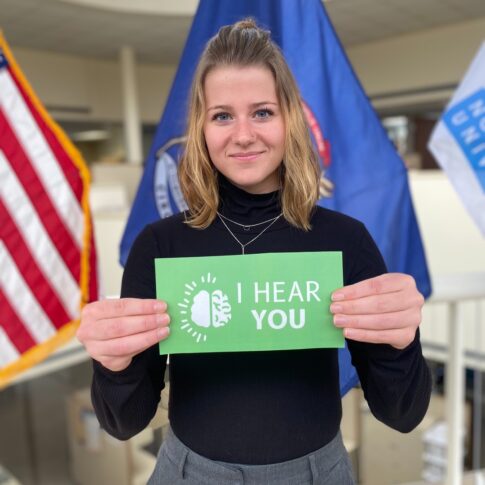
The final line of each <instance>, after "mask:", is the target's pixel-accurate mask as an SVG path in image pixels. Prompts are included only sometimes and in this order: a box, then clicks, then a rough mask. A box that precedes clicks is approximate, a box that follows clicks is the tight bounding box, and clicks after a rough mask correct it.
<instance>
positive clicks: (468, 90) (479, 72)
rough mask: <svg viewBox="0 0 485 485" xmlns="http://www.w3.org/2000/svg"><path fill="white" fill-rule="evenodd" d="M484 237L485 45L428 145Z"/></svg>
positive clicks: (484, 44) (474, 60)
mask: <svg viewBox="0 0 485 485" xmlns="http://www.w3.org/2000/svg"><path fill="white" fill-rule="evenodd" d="M428 148H429V150H430V151H431V152H432V153H433V155H434V157H435V158H436V160H437V162H438V163H439V164H440V165H441V167H442V168H443V170H444V171H445V172H446V174H447V175H448V177H449V178H450V181H451V183H452V184H453V186H454V187H455V189H456V191H457V192H458V195H459V196H460V197H461V199H462V201H463V203H464V204H465V206H466V208H467V209H468V212H469V213H470V215H471V216H472V218H473V219H474V221H475V222H476V223H477V224H478V227H479V228H480V231H481V232H482V234H483V235H485V42H484V43H483V44H482V46H481V48H480V50H479V51H478V54H477V55H476V57H475V59H473V62H472V64H471V65H470V67H469V68H468V71H467V73H466V75H465V77H464V79H463V80H462V82H461V84H460V85H459V86H458V89H457V90H456V92H455V94H454V96H453V98H452V100H451V102H450V103H449V105H448V107H447V108H446V110H445V112H444V113H443V115H442V116H441V119H440V121H439V122H438V124H437V125H436V127H435V129H434V131H433V133H432V134H431V138H430V141H429V144H428Z"/></svg>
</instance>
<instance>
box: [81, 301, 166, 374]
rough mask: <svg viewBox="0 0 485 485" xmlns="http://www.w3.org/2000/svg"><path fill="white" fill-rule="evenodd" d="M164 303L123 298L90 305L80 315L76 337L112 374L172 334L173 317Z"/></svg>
mask: <svg viewBox="0 0 485 485" xmlns="http://www.w3.org/2000/svg"><path fill="white" fill-rule="evenodd" d="M166 312H167V304H166V303H165V302H164V301H161V300H145V299H139V298H121V299H115V300H114V299H113V300H102V301H96V302H93V303H89V304H88V305H86V306H85V307H84V308H83V310H82V312H81V324H80V326H79V328H78V330H77V334H76V335H77V338H78V339H79V341H80V342H81V343H82V344H83V345H84V347H86V350H87V352H88V354H89V355H90V356H91V357H92V358H93V359H95V360H97V361H98V362H100V363H101V364H102V365H103V366H104V367H106V368H107V369H110V370H112V371H121V370H123V369H126V367H128V366H129V365H130V363H131V360H132V359H133V357H134V356H135V355H137V354H139V353H140V352H142V351H144V350H145V349H147V348H149V347H151V346H152V345H154V344H156V343H158V342H159V341H160V340H164V339H166V338H167V337H168V335H169V331H170V329H169V327H168V325H169V324H170V317H169V316H168V314H167V313H166Z"/></svg>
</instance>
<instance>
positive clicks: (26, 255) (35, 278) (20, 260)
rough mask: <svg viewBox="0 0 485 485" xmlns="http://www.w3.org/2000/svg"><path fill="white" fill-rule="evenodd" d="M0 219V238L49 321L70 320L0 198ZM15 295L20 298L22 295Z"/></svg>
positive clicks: (59, 325) (56, 322)
mask: <svg viewBox="0 0 485 485" xmlns="http://www.w3.org/2000/svg"><path fill="white" fill-rule="evenodd" d="M0 219H1V220H2V227H0V239H1V240H2V242H3V244H5V247H6V248H7V251H8V253H9V254H10V255H11V257H12V259H13V260H14V261H15V265H16V267H17V268H18V270H19V271H20V273H21V274H22V275H23V277H24V278H25V281H26V283H27V285H28V286H29V287H30V289H31V291H32V293H33V294H34V296H35V298H36V299H37V301H38V302H39V304H40V305H41V306H42V307H43V308H44V311H45V312H46V314H47V316H48V317H49V319H50V320H51V322H52V323H53V324H54V325H55V326H56V327H61V326H62V325H63V324H64V323H65V322H66V321H69V320H70V317H69V315H68V313H67V311H66V309H65V308H64V306H63V305H62V303H61V301H60V299H59V296H58V295H57V294H56V292H55V290H54V288H53V287H52V286H51V284H50V282H49V281H48V280H47V279H46V277H45V275H44V274H43V273H42V270H41V269H40V268H39V264H38V262H37V261H36V260H35V259H34V257H33V256H32V254H31V252H30V250H29V248H28V246H27V245H26V243H25V241H24V240H23V237H22V234H21V232H20V230H19V229H18V227H17V226H16V225H15V222H14V220H13V219H12V217H11V216H10V214H9V212H8V211H7V209H6V207H5V206H4V204H3V202H2V200H0ZM17 297H18V298H21V297H22V295H18V296H17Z"/></svg>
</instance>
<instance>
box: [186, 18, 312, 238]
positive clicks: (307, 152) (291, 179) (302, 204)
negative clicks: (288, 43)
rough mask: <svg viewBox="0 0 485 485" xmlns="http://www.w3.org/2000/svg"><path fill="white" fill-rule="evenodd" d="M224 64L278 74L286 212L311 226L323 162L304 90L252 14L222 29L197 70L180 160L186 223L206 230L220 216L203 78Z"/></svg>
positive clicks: (293, 220) (300, 225)
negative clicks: (316, 147)
mask: <svg viewBox="0 0 485 485" xmlns="http://www.w3.org/2000/svg"><path fill="white" fill-rule="evenodd" d="M221 66H223V67H227V66H238V67H245V66H262V67H266V68H268V69H269V70H270V71H271V73H272V74H273V77H274V80H275V85H276V94H277V97H278V102H279V104H280V108H281V112H282V115H283V120H284V123H285V149H284V158H283V161H282V164H281V165H280V168H279V175H280V197H281V207H282V211H283V216H284V218H285V219H286V220H287V221H288V222H289V223H290V224H292V225H293V226H296V227H298V228H300V229H303V230H309V229H311V226H310V218H311V214H312V211H313V209H314V207H315V204H316V202H317V200H318V196H319V195H318V186H319V179H320V165H319V163H318V158H317V155H316V153H315V150H314V148H313V144H312V141H311V138H310V133H309V130H308V126H307V123H306V120H305V115H304V112H303V108H302V105H301V98H300V93H299V90H298V87H297V84H296V82H295V79H294V77H293V75H292V73H291V71H290V69H289V67H288V65H287V63H286V61H285V59H284V57H283V54H282V52H281V50H280V49H279V48H278V46H277V45H276V44H275V43H274V42H272V41H271V38H270V33H269V32H268V31H266V30H263V29H261V28H259V27H258V26H257V25H256V23H255V21H254V20H253V19H251V18H248V19H244V20H241V21H239V22H236V23H235V24H233V25H226V26H224V27H222V28H221V29H220V30H219V32H218V33H217V34H216V35H215V36H214V37H213V38H212V39H210V40H209V42H208V43H207V45H206V47H205V50H204V52H203V54H202V56H201V58H200V61H199V64H198V66H197V69H196V71H195V75H194V78H193V81H192V88H191V93H190V99H189V106H188V121H187V132H186V137H187V141H186V144H185V148H184V152H183V154H182V157H181V160H180V163H179V179H180V186H181V188H182V192H183V195H184V197H185V200H186V202H187V205H188V207H189V216H188V218H187V223H188V224H190V225H191V226H192V227H195V228H200V229H203V228H206V227H207V226H209V225H210V224H211V223H212V221H213V220H214V219H215V218H216V216H217V209H218V207H219V191H218V171H217V169H216V168H215V167H214V165H213V163H212V162H211V159H210V157H209V152H208V150H207V146H206V143H205V138H204V121H205V116H206V114H205V113H206V106H205V99H204V82H205V79H206V76H207V74H208V73H209V72H210V71H211V70H212V69H215V68H217V67H221Z"/></svg>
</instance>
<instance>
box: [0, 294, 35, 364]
mask: <svg viewBox="0 0 485 485" xmlns="http://www.w3.org/2000/svg"><path fill="white" fill-rule="evenodd" d="M0 307H1V308H2V317H1V318H2V324H1V325H2V327H3V329H4V335H5V338H6V339H7V340H8V341H9V342H10V345H11V346H12V347H13V348H14V349H15V353H16V354H17V356H18V354H19V353H21V354H23V353H24V352H26V351H27V350H29V349H30V348H32V347H33V346H34V345H36V342H35V340H34V339H33V338H32V335H30V333H29V332H28V331H27V330H26V328H25V325H24V323H23V322H22V321H21V320H20V318H19V316H18V315H17V313H15V311H14V309H13V308H12V306H11V304H10V302H9V300H8V298H6V296H5V293H4V292H3V291H2V288H1V286H0ZM0 353H1V355H0V361H1V360H3V359H2V355H4V354H7V355H10V354H11V352H10V351H9V350H8V349H7V351H4V349H3V347H2V346H1V345H0Z"/></svg>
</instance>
